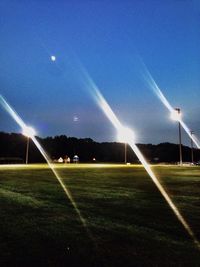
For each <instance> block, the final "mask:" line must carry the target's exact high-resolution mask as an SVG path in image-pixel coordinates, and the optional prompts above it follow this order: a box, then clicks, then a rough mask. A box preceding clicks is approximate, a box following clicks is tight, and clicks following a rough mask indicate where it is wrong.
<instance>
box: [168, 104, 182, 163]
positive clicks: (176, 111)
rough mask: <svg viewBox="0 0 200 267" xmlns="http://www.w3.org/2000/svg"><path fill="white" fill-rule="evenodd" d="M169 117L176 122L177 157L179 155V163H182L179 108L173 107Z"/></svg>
mask: <svg viewBox="0 0 200 267" xmlns="http://www.w3.org/2000/svg"><path fill="white" fill-rule="evenodd" d="M171 118H172V119H173V120H175V121H177V122H178V135H179V157H180V162H179V163H180V165H182V164H183V160H182V142H181V123H180V119H181V109H180V108H175V109H174V111H173V112H172V113H171Z"/></svg>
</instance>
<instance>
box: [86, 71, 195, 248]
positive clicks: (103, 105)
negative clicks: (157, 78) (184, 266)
mask: <svg viewBox="0 0 200 267" xmlns="http://www.w3.org/2000/svg"><path fill="white" fill-rule="evenodd" d="M81 70H82V74H83V79H82V80H83V81H84V84H85V86H86V88H87V90H89V92H90V93H91V94H92V96H93V98H94V99H95V101H96V102H97V104H98V106H99V107H100V109H101V110H102V111H103V112H104V114H105V115H106V117H107V118H108V119H109V120H110V122H111V123H112V124H113V126H114V127H115V128H116V130H117V132H120V133H121V132H123V133H126V130H125V127H124V126H123V125H122V124H121V122H120V121H119V119H118V118H117V116H116V115H115V113H114V112H113V110H112V109H111V107H110V106H109V104H108V103H107V101H106V100H105V98H104V97H103V95H102V94H101V92H100V91H99V89H98V87H97V86H96V84H95V83H94V81H93V80H92V79H91V77H90V76H89V74H88V72H87V71H86V70H85V69H84V68H83V66H81ZM166 105H168V101H167V100H166ZM169 107H170V105H169ZM123 129H124V131H123ZM125 140H126V143H128V144H129V145H130V147H131V148H132V150H133V151H134V153H135V154H136V156H137V157H138V159H139V160H140V162H141V163H142V165H143V167H144V168H145V170H146V172H147V173H148V174H149V176H150V178H151V179H152V181H153V182H154V184H155V185H156V187H157V188H158V190H159V191H160V193H161V194H162V196H163V197H164V199H165V200H166V202H167V203H168V205H169V207H170V208H171V209H172V211H173V212H174V214H175V216H176V218H177V219H178V220H179V222H180V223H181V224H182V225H183V227H184V228H185V230H186V231H187V233H188V234H189V236H190V237H191V238H192V240H193V241H194V244H195V245H196V246H197V248H198V249H199V250H200V242H199V241H198V239H197V238H196V236H195V234H194V232H193V230H192V229H191V227H190V226H189V224H188V223H187V221H186V220H185V219H184V217H183V216H182V214H181V213H180V211H179V210H178V208H177V207H176V206H175V204H174V203H173V201H172V200H171V198H170V197H169V195H168V194H167V192H166V191H165V189H164V187H163V186H162V185H161V183H160V182H159V180H158V178H157V177H156V176H155V174H154V173H153V171H152V169H151V167H150V166H149V164H148V163H147V161H146V159H145V158H144V156H143V154H142V153H141V151H140V150H139V148H138V147H137V145H136V144H135V142H134V134H132V136H131V135H130V134H129V135H127V136H125Z"/></svg>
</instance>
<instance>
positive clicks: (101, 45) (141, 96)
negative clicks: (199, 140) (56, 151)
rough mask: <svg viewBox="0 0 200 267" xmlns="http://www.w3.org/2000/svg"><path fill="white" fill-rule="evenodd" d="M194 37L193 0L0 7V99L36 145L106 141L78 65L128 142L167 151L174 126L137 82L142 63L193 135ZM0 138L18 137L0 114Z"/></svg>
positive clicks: (199, 25)
mask: <svg viewBox="0 0 200 267" xmlns="http://www.w3.org/2000/svg"><path fill="white" fill-rule="evenodd" d="M199 29H200V2H199V1H198V0H197V1H192V0H166V1H157V0H155V1H153V0H152V1H151V0H132V1H126V0H125V1H122V0H115V1H112V0H110V1H106V0H101V1H100V0H99V1H98V0H93V1H92V0H90V1H89V0H80V1H72V0H68V1H67V0H65V1H61V0H60V1H50V0H49V1H44V0H38V1H31V0H29V1H25V0H24V1H23V0H18V1H14V0H10V1H9V0H6V1H4V0H0V36H1V37H0V93H1V94H2V95H3V96H4V97H5V98H6V99H7V100H8V102H9V103H10V104H11V105H12V106H13V107H14V109H15V110H16V111H17V112H18V113H19V115H20V116H21V117H22V118H23V119H24V121H25V122H26V123H27V124H28V125H31V126H34V127H35V129H36V130H37V133H38V135H39V136H41V137H45V136H54V135H60V134H65V135H67V136H76V137H82V138H85V137H91V138H93V139H94V140H96V141H114V140H116V131H115V129H114V128H113V126H112V125H111V124H110V122H109V121H108V120H107V118H106V117H105V115H104V114H103V113H102V111H101V110H100V109H99V107H98V106H97V105H96V103H95V102H94V100H93V98H92V97H91V95H90V92H89V91H87V90H86V88H85V85H84V82H83V75H82V67H81V66H84V68H85V69H86V70H87V72H88V73H89V75H90V76H91V78H92V79H93V81H94V82H95V83H96V85H97V86H98V88H99V90H100V91H101V92H102V94H103V95H104V97H105V98H106V100H107V101H108V103H109V104H110V106H111V107H112V108H113V110H114V112H116V114H117V116H119V118H120V120H121V121H122V122H124V124H125V125H127V126H129V127H131V128H132V129H133V130H134V131H135V136H136V142H137V143H138V142H140V143H155V144H156V143H160V142H166V141H169V142H175V143H177V142H178V126H177V123H176V122H173V121H171V120H170V119H169V114H168V111H167V110H166V108H165V107H164V106H163V105H162V103H160V101H159V99H158V98H157V97H156V95H155V94H154V93H153V91H152V90H151V88H150V87H149V86H148V85H147V84H146V83H145V80H144V75H145V72H144V68H143V64H142V62H143V63H144V64H145V65H146V67H147V68H148V70H149V72H150V73H151V75H152V77H153V78H154V80H155V81H156V83H157V84H158V86H159V87H160V89H161V90H162V91H163V93H164V94H165V96H166V97H167V99H168V100H169V102H170V103H171V104H172V106H174V107H180V108H181V110H182V111H183V119H184V121H185V122H186V124H187V125H188V127H189V128H190V129H192V130H193V131H194V132H195V133H196V135H197V136H199V137H200V116H199V114H200V104H199V103H200V52H199V49H200V30H199ZM52 55H53V56H55V57H56V61H52V60H51V56H52ZM0 131H6V132H20V129H19V126H18V125H17V124H16V123H15V122H14V121H13V120H12V119H11V118H10V117H9V115H8V114H6V113H5V111H4V110H3V109H2V108H0ZM183 140H184V143H185V144H189V138H188V137H186V135H184V134H183Z"/></svg>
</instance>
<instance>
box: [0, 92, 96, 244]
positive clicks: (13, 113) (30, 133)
mask: <svg viewBox="0 0 200 267" xmlns="http://www.w3.org/2000/svg"><path fill="white" fill-rule="evenodd" d="M0 103H1V105H2V107H3V108H4V109H5V110H6V111H7V112H8V113H9V114H10V116H11V117H12V118H13V119H14V120H15V121H16V122H17V124H18V125H19V126H20V127H21V128H22V130H23V132H24V133H25V135H26V136H29V137H31V139H32V141H33V142H34V144H35V145H36V147H37V148H38V150H39V151H40V153H41V154H42V156H43V157H44V159H45V160H46V162H47V164H48V166H49V168H50V169H51V170H52V172H53V173H54V175H55V177H56V178H57V180H58V182H59V183H60V185H61V187H62V189H63V190H64V192H65V194H66V196H67V197H68V199H69V200H70V202H71V204H72V206H73V207H74V209H75V211H76V213H77V214H78V216H79V219H80V221H81V222H82V224H83V226H84V227H85V229H86V231H87V232H88V234H89V236H90V238H91V239H93V237H92V236H91V233H90V231H89V229H88V228H87V224H86V220H85V219H84V218H83V216H82V215H81V212H80V210H79V209H78V207H77V205H76V203H75V201H74V199H73V197H72V195H71V193H70V191H69V190H68V189H67V187H66V186H65V184H64V183H63V181H62V179H61V177H60V176H59V174H58V173H57V171H56V170H55V168H54V166H53V164H52V163H51V161H50V158H49V156H48V155H47V153H46V152H45V150H44V149H43V148H42V146H41V145H40V143H39V142H38V140H37V139H36V138H35V132H34V131H33V129H32V128H30V127H28V126H27V125H26V124H25V123H24V122H23V120H22V119H21V118H20V116H19V115H18V114H17V112H16V111H15V110H14V109H13V108H12V107H11V106H10V105H9V104H8V102H7V101H6V100H5V99H4V98H3V96H2V95H0Z"/></svg>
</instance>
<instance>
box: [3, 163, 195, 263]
mask: <svg viewBox="0 0 200 267" xmlns="http://www.w3.org/2000/svg"><path fill="white" fill-rule="evenodd" d="M56 167H57V171H58V172H59V174H60V175H61V177H63V180H64V182H65V184H66V185H67V187H68V188H69V190H70V191H71V193H72V195H73V197H74V199H75V201H76V203H77V206H78V208H79V209H80V211H81V213H82V215H83V217H84V218H85V219H86V221H87V224H88V227H89V229H90V231H91V232H92V234H93V236H94V238H95V240H96V244H97V246H96V247H95V246H94V244H93V242H92V241H91V240H90V238H89V237H88V235H87V233H86V231H85V229H84V228H83V226H82V224H81V223H80V221H79V218H78V217H77V214H76V212H75V211H74V209H73V207H72V205H71V204H70V202H69V200H67V199H66V197H65V195H64V193H63V191H62V189H61V188H60V186H59V184H58V182H57V181H56V179H55V178H54V176H53V174H52V173H51V171H50V170H49V169H48V168H47V166H46V165H37V164H36V165H30V166H28V167H27V166H24V165H23V166H17V167H16V166H10V167H8V166H1V167H0V218H1V220H0V229H1V235H0V256H1V257H0V265H1V266H109V267H112V266H113V267H114V266H199V262H200V254H199V252H198V251H197V250H196V248H195V247H194V245H193V242H192V241H191V240H190V238H189V237H188V235H187V233H186V232H185V231H184V229H183V228H182V226H181V225H180V223H179V222H178V221H177V220H176V218H175V216H174V214H173V213H172V212H171V210H169V208H168V207H167V205H166V203H165V201H164V200H163V198H162V197H161V196H160V194H159V192H158V191H157V189H156V188H155V186H154V184H153V183H152V181H151V180H150V178H149V177H148V176H147V174H146V173H145V171H144V170H143V168H142V167H141V166H139V165H138V166H119V165H89V164H77V165H72V164H71V165H67V166H66V167H64V168H63V165H56ZM154 171H155V172H156V174H157V175H158V177H160V181H161V183H162V184H164V185H165V187H166V188H167V191H168V192H169V194H170V196H172V199H173V200H174V201H175V203H176V204H177V206H178V208H179V209H180V210H181V212H182V213H183V215H184V216H185V217H186V219H187V221H188V222H189V223H190V225H191V227H192V229H193V230H194V232H195V234H196V235H197V237H198V238H199V239H200V230H199V219H200V207H199V195H200V169H199V167H182V168H180V167H174V166H171V167H169V166H159V167H154Z"/></svg>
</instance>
